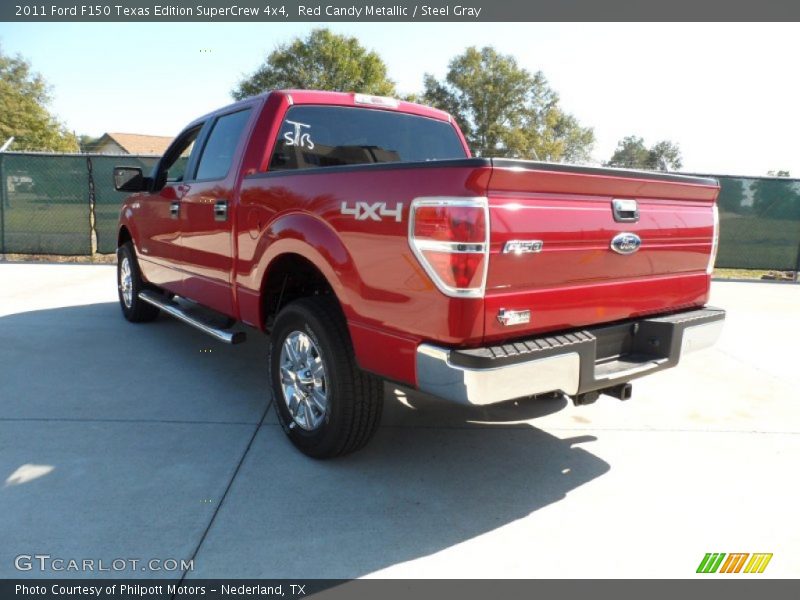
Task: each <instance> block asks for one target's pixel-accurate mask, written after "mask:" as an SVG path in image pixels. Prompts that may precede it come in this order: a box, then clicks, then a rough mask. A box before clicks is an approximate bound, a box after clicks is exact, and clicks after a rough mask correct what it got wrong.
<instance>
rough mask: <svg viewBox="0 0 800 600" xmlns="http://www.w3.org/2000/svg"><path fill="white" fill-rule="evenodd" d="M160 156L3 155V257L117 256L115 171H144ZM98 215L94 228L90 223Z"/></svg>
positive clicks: (0, 231) (0, 228)
mask: <svg viewBox="0 0 800 600" xmlns="http://www.w3.org/2000/svg"><path fill="white" fill-rule="evenodd" d="M157 160H158V157H154V156H132V155H120V156H109V155H100V154H38V153H37V154H31V153H16V152H8V153H2V154H0V252H2V253H8V254H12V253H19V254H61V255H88V254H91V253H92V233H93V228H94V233H95V234H96V237H97V252H101V253H113V252H114V250H115V248H116V241H117V233H116V229H117V218H118V217H119V206H120V203H121V202H122V198H124V196H125V194H124V193H120V192H117V191H115V190H114V182H113V168H114V167H115V166H117V165H128V166H141V167H142V169H143V170H144V172H145V174H148V173H149V172H150V170H151V169H152V167H153V165H155V163H156V161H157ZM92 212H94V216H95V218H94V227H93V224H92Z"/></svg>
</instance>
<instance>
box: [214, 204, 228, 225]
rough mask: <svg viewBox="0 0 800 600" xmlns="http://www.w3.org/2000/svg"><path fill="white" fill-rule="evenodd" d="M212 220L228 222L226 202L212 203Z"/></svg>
mask: <svg viewBox="0 0 800 600" xmlns="http://www.w3.org/2000/svg"><path fill="white" fill-rule="evenodd" d="M214 220H215V221H227V220H228V201H227V200H217V201H216V202H214Z"/></svg>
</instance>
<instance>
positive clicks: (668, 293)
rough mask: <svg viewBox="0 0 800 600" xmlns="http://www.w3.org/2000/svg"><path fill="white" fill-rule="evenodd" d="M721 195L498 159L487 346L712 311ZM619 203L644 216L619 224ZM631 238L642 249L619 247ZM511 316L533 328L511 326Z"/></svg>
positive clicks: (679, 184) (688, 185) (622, 217)
mask: <svg viewBox="0 0 800 600" xmlns="http://www.w3.org/2000/svg"><path fill="white" fill-rule="evenodd" d="M718 191H719V186H718V184H717V182H716V181H715V180H713V179H705V178H698V177H685V176H673V175H664V174H657V173H653V174H650V173H642V172H636V171H621V170H616V169H596V168H582V167H572V166H561V165H543V164H541V163H533V162H527V161H511V160H503V159H495V160H493V169H492V175H491V178H490V181H489V185H488V196H489V211H490V223H491V249H490V259H489V271H488V277H487V283H486V296H485V329H484V331H485V336H486V338H487V339H489V340H491V339H502V338H505V339H510V338H513V337H518V336H524V335H526V334H529V333H534V332H544V331H550V330H556V329H564V328H569V327H582V326H586V325H592V324H598V323H605V322H612V321H617V320H621V319H627V318H631V317H637V316H642V315H647V314H654V313H661V312H668V311H672V310H680V309H685V308H690V307H696V306H702V305H703V304H705V303H706V301H707V298H708V290H709V281H710V276H709V275H708V273H707V267H708V264H709V257H710V255H711V253H712V246H713V239H714V227H715V225H714V223H715V208H714V204H715V202H716V197H717V193H718ZM615 200H623V201H627V202H623V203H622V204H621V205H620V206H621V207H622V208H631V207H633V206H634V205H633V204H632V203H631V202H630V201H635V208H636V210H637V211H638V216H636V218H634V216H635V215H634V213H632V212H629V211H618V212H617V214H616V216H615V212H614V210H613V204H614V201H615ZM626 233H629V234H634V236H638V238H639V240H640V241H641V245H640V246H639V247H638V249H637V250H634V251H632V252H631V253H628V254H623V253H619V252H618V250H620V249H621V250H623V251H625V250H631V246H630V245H628V246H627V247H626V245H625V244H624V243H622V244H617V250H614V249H613V248H612V240H613V239H614V238H615V237H616V236H618V235H619V234H626ZM632 239H633V240H634V244H633V246H635V245H636V244H635V239H636V238H635V237H633V238H632ZM630 240H631V238H629V239H628V240H627V241H630ZM620 241H622V242H624V241H626V240H620ZM508 242H523V244H521V245H520V244H516V245H515V244H513V243H512V244H508ZM537 242H541V245H539V244H537ZM520 246H522V247H523V248H524V249H526V250H528V251H527V252H516V251H515V249H519V248H520ZM501 310H506V311H509V310H510V311H524V310H530V321H529V322H528V323H522V324H517V325H503V324H502V323H501V322H500V320H498V314H499V312H500V311H501Z"/></svg>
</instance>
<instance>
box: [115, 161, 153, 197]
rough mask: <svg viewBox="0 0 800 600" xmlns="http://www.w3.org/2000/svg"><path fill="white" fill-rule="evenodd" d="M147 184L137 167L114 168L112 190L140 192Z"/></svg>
mask: <svg viewBox="0 0 800 600" xmlns="http://www.w3.org/2000/svg"><path fill="white" fill-rule="evenodd" d="M148 184H149V182H148V179H147V178H146V177H144V176H143V175H142V170H141V169H140V168H139V167H114V189H115V190H117V191H118V192H142V191H145V190H146V189H147V186H148Z"/></svg>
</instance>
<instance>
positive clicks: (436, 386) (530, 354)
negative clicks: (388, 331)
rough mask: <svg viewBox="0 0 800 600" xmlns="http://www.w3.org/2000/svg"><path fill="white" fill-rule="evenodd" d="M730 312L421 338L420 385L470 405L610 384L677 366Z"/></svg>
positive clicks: (705, 343)
mask: <svg viewBox="0 0 800 600" xmlns="http://www.w3.org/2000/svg"><path fill="white" fill-rule="evenodd" d="M724 320H725V311H723V310H720V309H716V308H703V309H700V310H691V311H687V312H682V313H675V314H671V315H666V316H659V317H651V318H645V319H633V320H630V321H626V322H623V323H617V324H614V325H609V326H604V327H597V328H593V329H583V330H575V331H568V332H564V333H559V334H556V335H549V336H544V337H539V338H532V339H525V340H517V341H514V342H510V343H508V344H504V345H501V346H491V347H486V348H477V349H469V350H461V349H451V348H444V347H441V346H436V345H433V344H420V345H419V346H418V348H417V357H416V363H417V386H418V388H419V389H420V390H421V391H423V392H426V393H428V394H432V395H434V396H438V397H440V398H443V399H446V400H450V401H453V402H458V403H460V404H470V405H487V404H494V403H497V402H503V401H506V400H513V399H515V398H522V397H526V396H534V395H537V394H545V393H548V392H557V391H560V392H563V393H565V394H567V395H570V396H575V395H577V394H583V393H586V392H592V391H597V390H603V389H606V388H612V387H614V386H619V385H620V384H623V383H627V382H628V381H630V380H632V379H636V378H638V377H642V376H644V375H647V374H649V373H653V372H655V371H660V370H663V369H667V368H670V367H674V366H675V365H677V364H678V362H679V361H680V358H681V356H683V355H685V354H688V353H690V352H695V351H698V350H702V349H704V348H707V347H709V346H712V345H713V344H714V343H715V342H716V341H717V339H718V338H719V336H720V333H721V331H722V325H723V323H724Z"/></svg>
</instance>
